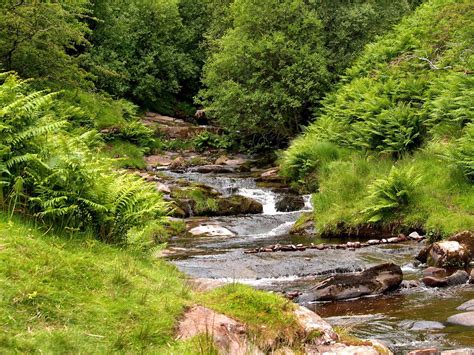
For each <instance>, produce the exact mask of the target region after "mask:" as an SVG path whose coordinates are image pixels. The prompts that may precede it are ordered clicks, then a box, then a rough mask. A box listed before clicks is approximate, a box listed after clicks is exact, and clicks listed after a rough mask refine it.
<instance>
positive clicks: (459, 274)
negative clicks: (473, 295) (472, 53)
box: [422, 270, 469, 287]
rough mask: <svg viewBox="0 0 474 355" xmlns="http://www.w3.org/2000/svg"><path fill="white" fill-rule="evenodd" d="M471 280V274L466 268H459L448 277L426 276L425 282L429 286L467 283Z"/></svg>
mask: <svg viewBox="0 0 474 355" xmlns="http://www.w3.org/2000/svg"><path fill="white" fill-rule="evenodd" d="M468 280H469V275H468V274H467V272H466V271H464V270H458V271H456V272H455V273H454V274H452V275H450V276H448V277H435V276H426V277H424V278H423V280H422V281H423V283H424V284H425V285H426V286H429V287H447V286H455V285H462V284H465V283H466V282H467V281H468Z"/></svg>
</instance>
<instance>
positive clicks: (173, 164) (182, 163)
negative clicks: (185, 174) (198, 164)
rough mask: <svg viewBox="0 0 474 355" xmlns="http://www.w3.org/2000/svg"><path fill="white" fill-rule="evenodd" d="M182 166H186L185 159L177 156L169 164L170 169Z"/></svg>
mask: <svg viewBox="0 0 474 355" xmlns="http://www.w3.org/2000/svg"><path fill="white" fill-rule="evenodd" d="M184 167H186V160H185V159H184V158H183V157H177V158H176V159H174V160H173V161H172V162H171V164H170V168H171V169H179V168H184Z"/></svg>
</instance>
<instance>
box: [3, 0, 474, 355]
mask: <svg viewBox="0 0 474 355" xmlns="http://www.w3.org/2000/svg"><path fill="white" fill-rule="evenodd" d="M473 19H474V4H473V3H472V1H469V0H426V1H422V0H400V1H387V0H370V1H366V0H353V1H343V0H337V1H332V0H331V1H329V0H258V1H255V0H130V1H107V0H75V1H62V0H57V1H34V0H20V1H18V0H16V1H3V2H2V3H1V4H0V210H1V211H2V212H1V215H0V217H1V218H0V230H4V231H5V232H4V233H5V234H4V238H7V239H8V238H10V239H9V240H10V241H9V242H8V243H12V244H13V245H15V248H16V249H15V250H14V251H9V252H8V253H3V252H2V248H3V246H2V245H0V253H1V255H2V256H0V265H1V267H0V271H1V274H2V275H3V276H0V280H1V282H2V283H3V284H5V285H10V286H9V288H10V290H9V293H8V295H6V296H3V295H2V296H0V306H1V307H4V308H5V309H6V310H7V311H6V312H4V313H5V314H4V315H2V316H0V320H1V322H2V324H9V325H10V330H9V331H6V332H3V331H2V333H1V334H0V351H12V350H14V351H19V352H29V351H32V349H36V348H37V347H38V346H40V345H41V346H45V347H44V348H43V350H44V351H46V352H62V351H68V352H76V351H79V352H97V351H99V352H102V351H112V350H114V351H115V350H117V351H125V352H135V351H143V350H147V351H148V350H149V351H160V349H161V350H163V347H164V346H172V347H176V348H173V349H175V350H174V351H176V352H177V353H181V352H185V351H189V349H188V348H186V349H187V350H186V349H184V348H181V346H184V345H182V344H178V345H176V344H174V343H173V340H172V328H173V326H174V323H173V322H174V319H175V318H176V317H177V316H178V315H179V314H180V311H181V310H182V307H184V306H185V305H186V304H187V302H189V299H190V298H192V297H194V296H192V295H190V294H189V292H188V290H186V289H185V288H184V286H183V281H182V280H181V277H182V276H181V275H179V274H178V273H177V272H176V271H175V270H174V269H173V270H171V268H170V267H169V266H168V265H167V264H166V263H164V262H161V261H160V262H159V265H158V266H156V265H155V264H152V262H151V261H150V260H149V259H148V254H147V253H144V251H148V252H149V251H150V250H152V248H153V247H155V246H156V245H157V244H159V243H161V242H163V241H164V240H165V239H166V236H167V235H168V234H169V233H170V232H169V231H170V230H175V229H176V228H178V227H177V226H176V225H174V222H170V221H169V220H168V219H167V217H166V216H167V215H168V214H169V213H170V212H172V207H171V206H170V205H169V204H168V203H167V202H165V201H164V200H163V198H162V196H161V195H160V194H157V193H156V191H155V188H154V187H153V186H152V185H151V184H148V183H146V182H145V181H143V180H142V179H140V178H138V177H136V176H134V175H132V174H129V173H127V172H126V171H125V170H124V169H122V168H143V167H144V165H143V156H144V155H147V154H151V153H155V154H159V153H160V152H162V151H163V150H166V149H167V148H168V147H169V145H170V143H169V142H167V141H166V140H164V139H161V138H159V137H156V135H155V134H154V132H153V131H152V130H151V129H150V128H148V127H146V126H145V125H143V124H142V123H141V121H140V117H141V116H142V114H143V113H144V112H146V111H154V112H159V113H161V114H166V115H170V116H173V117H178V118H182V119H184V120H185V121H189V122H191V121H194V120H195V118H194V113H195V112H196V110H204V112H205V116H206V123H209V124H212V125H215V126H217V127H219V128H220V131H221V133H222V134H220V135H219V136H215V137H214V136H213V137H209V136H203V137H198V139H197V140H195V141H194V142H192V143H191V144H194V145H199V148H200V149H206V148H220V149H227V150H228V151H233V152H237V151H239V152H246V153H258V154H269V152H273V151H275V150H279V152H278V160H277V163H278V164H279V165H280V166H281V170H280V173H281V175H282V176H283V177H284V178H285V179H286V181H287V183H288V184H291V185H292V187H293V188H294V189H295V190H298V191H301V192H305V193H312V194H313V205H314V213H313V214H311V215H309V216H308V215H305V216H304V218H302V220H301V221H300V222H301V223H305V222H306V221H307V220H308V219H311V220H313V219H314V221H315V225H316V230H317V233H319V234H320V235H331V236H334V235H336V236H337V235H347V234H350V233H351V231H354V230H358V229H360V228H369V229H380V230H386V229H390V230H396V231H403V232H405V231H407V230H408V229H410V228H411V229H413V228H416V229H419V230H424V231H426V233H428V234H429V235H430V236H431V237H432V238H433V239H436V238H442V237H446V236H448V235H450V234H452V233H455V232H458V231H461V230H471V231H472V230H474V214H473V211H474V185H473V182H474V79H473V74H474V55H473V48H474V20H473ZM124 152H126V153H127V156H128V158H127V159H126V160H124V159H122V160H120V161H116V160H115V159H113V158H114V157H115V156H116V155H120V154H122V153H124ZM48 233H55V234H54V236H52V237H51V238H52V241H50V240H46V241H44V240H42V239H41V238H43V237H44V235H46V234H48ZM19 234H28V238H27V240H26V241H25V240H23V239H21V238H19V237H17V235H19ZM33 236H34V238H33ZM37 238H39V239H37ZM64 238H66V239H64ZM29 239H31V241H28V240H29ZM61 240H63V242H64V243H65V244H64V245H66V244H67V243H69V242H68V241H67V240H73V242H71V243H72V244H71V245H69V246H64V245H63V246H60V245H59V244H61V243H63V242H60V241H61ZM30 242H31V243H32V244H31V245H30V244H28V243H30ZM96 242H97V243H99V244H98V245H97V244H95V243H96ZM102 242H104V243H105V244H114V245H118V246H120V247H122V248H123V249H115V247H110V246H108V245H105V244H102ZM51 243H52V244H51ZM89 249H90V250H89ZM26 250H35V251H31V252H30V251H28V252H27V253H30V254H31V255H30V261H29V263H28V264H23V265H17V264H16V263H15V264H11V265H13V266H8V265H7V264H8V263H9V262H7V260H10V259H8V258H11V260H13V259H15V258H16V256H15V255H17V254H21V253H23V252H25V251H26ZM88 250H89V251H88ZM87 253H91V255H89V256H88V254H87ZM117 253H119V254H117ZM137 253H138V254H137ZM50 254H51V255H50ZM144 254H145V255H144ZM48 255H49V256H48ZM3 258H5V259H3ZM55 258H56V259H57V261H58V265H62V266H61V267H62V268H64V269H65V270H66V271H67V270H69V271H70V272H71V273H70V274H69V275H66V273H67V272H66V271H64V275H63V274H57V275H56V276H57V280H55V281H54V282H53V281H51V280H52V278H54V275H49V274H48V275H46V274H44V275H42V276H41V277H40V278H39V280H38V281H35V282H38V284H36V285H33V284H34V282H33V281H31V284H29V282H24V281H23V282H24V283H22V284H20V285H18V284H15V280H25V278H26V277H27V276H28V275H29V274H30V272H31V270H33V269H34V268H35V262H38V263H39V262H42V261H40V260H46V261H45V262H46V263H47V264H48V267H51V268H52V269H54V270H56V271H55V272H60V271H58V269H57V268H56V266H54V264H55V263H54V260H53V259H55ZM108 258H110V260H111V261H108V262H105V264H104V265H101V260H105V259H108ZM68 259H70V260H72V261H71V262H68ZM89 259H90V260H94V261H93V262H91V264H89V262H88V261H87V260H89ZM117 260H122V261H123V263H122V262H121V261H120V262H119V261H117ZM71 263H75V264H77V265H78V267H79V268H80V269H81V270H84V272H86V271H85V270H87V268H89V267H90V268H91V270H89V271H88V272H90V274H88V276H87V277H88V278H89V280H86V279H85V278H87V277H86V276H81V275H77V274H76V276H74V280H73V281H74V283H76V284H77V285H76V286H74V287H73V289H69V292H70V294H71V295H73V294H74V295H75V296H71V297H72V298H75V301H76V302H78V303H82V302H84V300H85V299H87V298H89V297H92V296H91V295H92V294H93V292H94V289H95V288H96V287H97V288H100V285H101V284H102V283H103V282H105V281H103V280H102V279H101V275H102V273H110V275H109V276H110V277H111V280H112V281H110V282H111V283H109V281H107V282H105V284H106V288H105V291H104V292H103V293H100V294H97V295H95V296H93V302H92V303H93V304H92V305H88V306H87V307H85V308H86V309H85V313H86V314H87V316H86V321H84V322H83V321H81V320H79V319H78V318H75V317H77V316H75V315H74V308H73V305H72V302H71V303H68V302H66V304H65V305H64V308H63V309H61V310H60V309H59V308H55V304H57V303H60V302H62V301H63V300H62V297H63V296H61V295H60V294H59V293H58V291H57V290H58V289H61V288H63V287H65V282H66V281H65V280H66V278H68V277H69V276H70V275H71V274H74V272H76V271H73V265H72V264H71ZM119 264H120V265H122V267H123V265H124V264H126V267H125V268H124V270H125V271H123V273H121V272H120V271H118V269H119V268H120V267H121V266H119ZM14 268H17V270H13V269H14ZM139 268H141V269H143V270H144V271H143V273H141V274H140V273H136V270H137V269H139ZM154 268H155V269H154ZM61 272H62V271H61ZM61 272H60V273H61ZM124 273H125V274H126V273H128V274H127V275H129V276H130V275H133V276H130V278H129V279H130V280H131V281H127V280H128V279H127V277H126V276H124ZM58 275H59V276H58ZM165 276H166V277H165ZM83 277H84V279H83ZM161 277H165V279H161ZM49 278H51V280H50V279H49ZM76 279H77V280H76ZM42 280H43V281H45V283H44V284H43V283H42ZM48 280H49V281H48ZM150 280H152V281H150ZM159 280H163V281H159ZM89 281H90V282H91V283H94V284H95V286H90V289H88V290H87V287H85V286H84V285H86V284H87V282H89ZM48 282H52V283H51V284H49V285H47V283H48ZM150 282H153V283H157V282H158V283H159V282H162V283H163V285H164V286H163V287H164V288H166V289H167V290H168V291H167V292H169V293H170V294H169V295H166V296H164V297H165V298H168V299H169V300H170V302H169V304H168V303H166V304H165V305H163V304H161V301H160V297H159V294H160V292H162V289H163V288H160V287H161V286H153V287H154V288H153V289H151V290H148V289H147V287H148V286H147V285H149V284H150ZM15 285H17V286H15ZM32 285H33V286H32ZM83 286H84V287H83ZM68 287H69V286H68ZM157 287H158V288H157ZM48 288H49V291H48V292H52V293H53V294H54V296H51V298H48V299H46V298H45V299H43V300H42V299H41V297H43V296H41V294H42V293H41V292H42V291H45V290H46V289H48ZM109 288H110V290H109ZM114 288H118V289H119V291H116V292H118V293H122V292H123V294H124V295H126V296H124V297H126V298H125V299H121V300H120V301H117V300H116V299H114V300H113V301H110V302H112V303H108V302H109V300H108V299H107V298H108V297H109V296H110V293H114V292H115V291H113V289H114ZM132 289H134V290H135V291H136V293H134V292H135V291H133V292H132V291H130V290H132ZM41 290H42V291H41ZM234 291H235V290H234ZM35 292H36V293H35ZM38 292H39V296H38V297H37V294H38ZM45 292H46V291H45ZM229 292H231V291H229ZM232 292H233V291H232ZM235 292H242V293H243V294H245V296H242V297H249V296H248V295H247V294H246V292H247V291H246V290H240V289H239V290H237V291H235ZM143 295H149V296H150V300H149V301H147V302H149V303H148V307H150V308H149V309H153V310H154V311H156V312H161V313H162V314H167V316H166V317H164V318H162V319H160V320H151V319H148V318H147V317H148V315H147V313H148V312H147V310H148V309H147V307H145V303H146V302H145V301H143V304H142V303H140V302H142V300H141V299H140V297H143V299H145V298H146V297H148V296H143ZM221 296H222V297H224V296H223V295H219V294H215V295H214V296H213V295H209V296H208V298H207V299H206V300H207V301H203V302H208V303H209V304H213V303H216V304H218V303H219V302H218V299H219V298H220V297H221ZM45 297H46V296H45ZM114 297H115V296H114ZM114 297H112V298H114ZM213 297H214V298H213ZM255 297H257V298H258V300H259V302H260V301H261V302H267V303H270V304H278V305H280V304H279V302H280V300H279V299H274V298H271V297H270V296H268V295H264V294H263V293H262V294H259V295H258V296H255ZM267 297H270V298H267ZM272 297H273V296H272ZM12 299H14V300H15V301H14V302H13V303H14V304H15V306H12V305H11V304H12V302H10V301H11V300H12ZM116 301H117V302H118V303H113V302H116ZM255 302H257V301H255ZM130 303H136V304H137V306H136V309H135V312H136V314H135V315H134V316H136V319H135V318H133V317H132V316H130V317H128V318H126V321H124V322H123V324H121V323H122V320H121V319H120V315H121V314H122V313H121V312H120V311H119V309H122V308H123V307H125V306H126V305H127V304H130ZM38 305H40V306H38ZM96 306H97V308H96ZM15 307H19V308H18V309H19V310H20V312H25V314H26V315H28V317H29V316H30V315H31V314H34V313H35V312H36V311H38V309H40V308H41V309H42V312H43V313H42V315H40V316H38V317H39V318H40V319H41V322H42V323H41V324H42V325H44V324H66V323H68V322H69V320H70V319H73V323H76V326H77V328H78V329H86V328H87V327H88V326H89V324H86V322H90V323H95V320H94V319H95V318H94V317H95V315H94V314H95V312H98V313H101V312H104V314H103V315H102V316H103V317H109V321H110V324H111V327H115V328H113V329H112V328H110V329H108V330H107V332H106V335H107V336H108V337H113V339H107V341H106V342H105V343H101V344H100V345H98V343H95V342H93V340H94V339H92V340H91V339H89V340H88V341H85V342H83V340H81V339H80V335H79V333H80V332H83V330H81V331H79V330H77V331H76V330H73V331H71V330H70V329H69V330H68V329H67V326H66V327H65V328H64V327H63V328H61V327H59V326H58V330H57V331H46V330H44V329H43V330H34V332H36V333H35V336H34V337H30V338H28V337H27V336H26V332H25V330H24V329H23V328H24V326H23V323H22V322H27V320H26V319H27V318H28V317H27V316H26V315H25V316H22V317H23V318H21V319H20V320H18V322H16V321H12V319H13V318H12V316H11V315H12V314H14V312H15ZM100 307H102V310H101V311H98V309H99V308H100ZM218 307H221V305H218ZM222 307H223V306H222ZM109 308H110V309H109ZM234 311H235V310H234ZM38 312H39V311H38ZM107 312H108V315H105V314H106V313H107ZM236 312H237V313H236V314H237V315H236V317H238V316H239V315H240V313H239V311H236ZM275 312H276V311H275ZM277 313H278V312H277ZM272 316H275V317H280V318H281V319H283V321H284V322H286V321H287V320H286V319H285V318H284V317H285V314H283V315H281V314H275V315H272ZM98 317H100V316H98ZM114 317H115V318H114ZM280 318H279V319H280ZM66 319H68V321H66ZM290 323H291V322H290ZM25 324H26V323H25ZM68 324H69V323H68ZM141 325H143V327H141V328H140V329H138V328H139V327H140V326H141ZM36 326H37V327H40V325H36ZM48 326H49V325H48ZM121 326H123V328H121V329H120V332H119V331H117V333H120V335H119V336H117V337H115V335H113V334H114V333H115V329H116V328H120V327H121ZM51 327H52V328H54V325H51ZM93 327H99V326H98V325H93ZM147 327H148V328H147ZM151 328H155V329H159V334H158V333H156V332H155V333H154V332H153V331H151ZM277 328H278V327H277ZM277 330H278V332H280V333H284V332H287V328H282V329H280V328H278V329H277ZM103 331H104V330H103V329H101V328H97V329H92V330H87V332H89V333H94V332H99V333H100V332H103ZM280 333H278V334H280ZM14 334H20V336H18V337H16V336H15V337H13V335H14ZM278 334H277V333H275V334H274V336H275V337H278V336H280V335H278ZM295 337H296V335H295ZM295 339H296V338H295ZM81 342H83V343H82V344H81ZM171 343H173V345H170V344H171ZM45 344H46V345H45ZM61 344H62V345H61ZM79 344H81V345H79ZM188 345H189V344H188ZM207 345H208V344H204V345H203V343H202V342H199V346H200V347H203V346H207ZM194 347H196V344H195V343H192V344H191V345H190V348H194ZM201 350H202V349H201ZM207 350H209V349H207ZM207 350H206V351H207ZM202 351H204V350H202Z"/></svg>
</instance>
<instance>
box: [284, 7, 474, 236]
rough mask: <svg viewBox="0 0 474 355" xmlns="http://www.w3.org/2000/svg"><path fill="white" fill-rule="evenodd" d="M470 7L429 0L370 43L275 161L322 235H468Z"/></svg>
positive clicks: (472, 197) (473, 113) (472, 124)
mask: <svg viewBox="0 0 474 355" xmlns="http://www.w3.org/2000/svg"><path fill="white" fill-rule="evenodd" d="M473 14H474V7H473V5H472V3H470V2H467V1H462V0H457V1H456V0H431V1H427V2H426V3H425V4H423V5H422V6H420V8H418V9H417V10H416V12H415V13H414V14H413V15H411V16H409V17H407V18H406V19H404V20H403V21H402V22H401V23H400V24H399V25H398V26H397V27H396V28H395V29H394V31H392V33H390V34H388V35H386V36H384V37H382V38H380V39H379V40H378V41H376V42H375V43H372V44H370V45H368V46H367V47H366V48H365V51H364V52H363V54H362V55H361V57H360V58H359V59H358V60H357V61H356V62H355V64H354V65H353V67H351V68H350V69H348V70H347V72H346V76H345V78H344V80H343V81H342V82H341V84H340V85H339V87H338V88H337V89H336V90H335V91H334V92H333V93H332V94H330V95H329V96H328V97H327V98H326V99H325V101H324V105H323V108H322V110H321V111H320V112H319V113H318V114H317V115H316V116H315V121H314V122H313V124H312V125H311V126H310V127H309V128H308V129H307V131H306V133H305V134H304V135H302V136H301V137H299V138H297V139H296V140H295V141H294V142H293V144H292V145H291V147H290V148H289V149H288V150H287V151H286V152H285V153H284V154H283V155H282V157H281V164H282V173H283V175H284V176H285V177H287V178H288V179H290V180H292V181H293V183H294V184H295V185H297V186H298V187H299V188H301V189H303V190H306V191H310V192H314V193H315V194H314V197H313V202H314V206H315V215H314V219H315V224H316V227H317V231H318V232H319V233H320V234H323V235H341V234H343V235H344V234H346V235H347V234H351V233H354V234H355V233H358V232H359V231H362V230H367V228H368V229H372V230H385V231H390V232H393V233H397V232H402V231H408V230H411V229H418V230H423V231H425V232H427V233H429V234H431V235H433V236H436V237H442V236H446V235H449V234H451V233H454V232H457V231H460V230H464V229H470V230H473V229H474V214H473V212H474V185H473V184H472V182H473V177H474V175H473V171H474V150H473V147H474V121H473V118H474V105H473V100H472V97H473V87H474V81H473V80H474V79H473V78H472V75H471V74H472V68H473V64H474V56H473V55H472V51H471V50H470V48H472V46H473V44H474V43H473V40H472V38H473V36H472V28H473V22H472V18H473Z"/></svg>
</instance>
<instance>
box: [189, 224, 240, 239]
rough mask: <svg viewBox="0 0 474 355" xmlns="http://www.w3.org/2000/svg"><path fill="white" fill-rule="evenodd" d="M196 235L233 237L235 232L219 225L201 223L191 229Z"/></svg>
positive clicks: (190, 232) (193, 234)
mask: <svg viewBox="0 0 474 355" xmlns="http://www.w3.org/2000/svg"><path fill="white" fill-rule="evenodd" d="M189 234H191V235H192V236H194V237H233V236H234V235H235V233H234V232H232V231H230V230H229V229H227V228H225V227H222V226H219V225H200V226H197V227H194V228H192V229H190V230H189Z"/></svg>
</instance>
